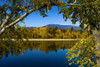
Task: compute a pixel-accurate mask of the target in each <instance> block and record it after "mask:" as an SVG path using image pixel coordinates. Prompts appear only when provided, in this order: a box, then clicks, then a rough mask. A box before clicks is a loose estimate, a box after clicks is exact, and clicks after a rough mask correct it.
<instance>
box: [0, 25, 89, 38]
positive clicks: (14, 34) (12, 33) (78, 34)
mask: <svg viewBox="0 0 100 67" xmlns="http://www.w3.org/2000/svg"><path fill="white" fill-rule="evenodd" d="M89 35H90V32H88V31H83V30H82V29H80V30H79V31H74V28H73V27H71V29H68V30H65V29H58V28H57V27H55V28H49V27H48V26H46V27H40V28H31V29H27V28H26V27H25V26H22V27H20V26H16V29H15V30H14V27H11V28H10V29H8V30H7V31H5V32H4V33H3V34H2V36H1V38H19V39H23V38H25V39H29V38H30V39H32V38H33V39H34V38H43V39H47V38H54V39H60V38H62V39H76V38H86V37H88V36H89Z"/></svg>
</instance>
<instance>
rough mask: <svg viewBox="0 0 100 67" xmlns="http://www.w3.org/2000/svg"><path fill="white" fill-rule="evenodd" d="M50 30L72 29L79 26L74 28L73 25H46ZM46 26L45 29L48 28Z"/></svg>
mask: <svg viewBox="0 0 100 67" xmlns="http://www.w3.org/2000/svg"><path fill="white" fill-rule="evenodd" d="M46 26H48V27H50V28H55V27H58V29H66V28H71V27H74V28H76V27H78V26H73V25H60V24H48V25H46ZM46 26H43V27H46Z"/></svg>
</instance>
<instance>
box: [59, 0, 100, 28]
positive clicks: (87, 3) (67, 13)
mask: <svg viewBox="0 0 100 67" xmlns="http://www.w3.org/2000/svg"><path fill="white" fill-rule="evenodd" d="M67 1H68V2H67V3H70V4H71V3H73V2H74V0H67ZM76 1H77V2H76V3H73V6H69V7H66V5H62V6H61V11H60V13H63V17H64V19H65V20H67V19H68V18H69V19H71V20H72V23H74V24H75V23H76V22H77V21H79V22H80V26H81V27H82V28H83V27H84V25H88V26H90V27H91V28H90V29H92V28H93V27H97V28H98V26H99V25H100V0H76ZM74 4H78V5H74ZM88 26H87V28H88Z"/></svg>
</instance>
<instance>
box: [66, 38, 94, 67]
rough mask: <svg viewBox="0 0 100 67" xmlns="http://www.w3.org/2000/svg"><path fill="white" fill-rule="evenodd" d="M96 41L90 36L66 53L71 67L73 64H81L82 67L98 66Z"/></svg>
mask: <svg viewBox="0 0 100 67" xmlns="http://www.w3.org/2000/svg"><path fill="white" fill-rule="evenodd" d="M95 43H96V42H95V41H93V37H92V36H89V37H88V38H85V39H84V38H83V39H80V40H79V41H78V42H77V43H76V44H75V45H74V46H73V47H72V48H71V49H69V52H68V53H66V54H67V56H66V58H68V61H71V63H69V64H70V65H71V64H72V63H75V64H80V67H84V66H85V65H86V66H87V67H90V66H96V56H95V55H96V53H95Z"/></svg>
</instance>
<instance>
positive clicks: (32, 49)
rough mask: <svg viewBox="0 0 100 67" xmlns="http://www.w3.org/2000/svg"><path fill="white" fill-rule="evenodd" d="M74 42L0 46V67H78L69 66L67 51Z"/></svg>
mask: <svg viewBox="0 0 100 67" xmlns="http://www.w3.org/2000/svg"><path fill="white" fill-rule="evenodd" d="M74 44H75V42H73V41H71V42H69V41H68V42H21V43H20V42H18V43H9V44H3V45H0V58H1V59H0V67H78V65H75V64H72V65H71V66H70V65H69V63H70V62H69V61H68V60H67V58H66V53H67V49H68V48H71V47H72V46H73V45H74Z"/></svg>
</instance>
